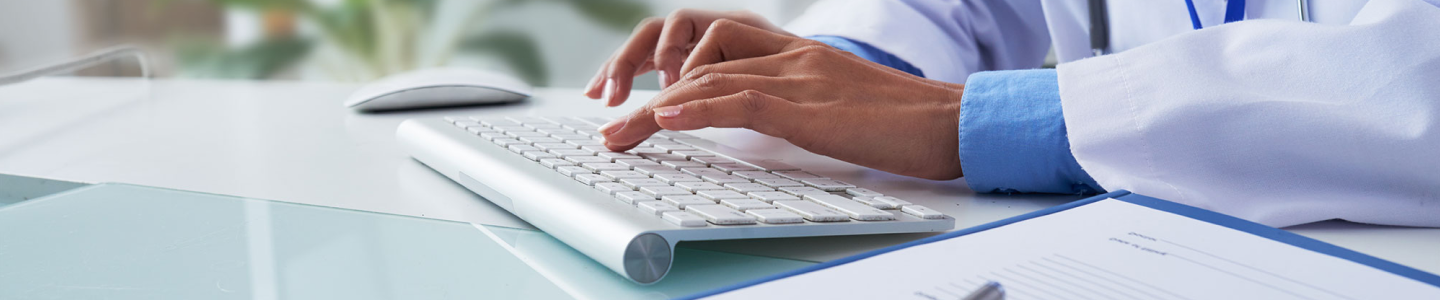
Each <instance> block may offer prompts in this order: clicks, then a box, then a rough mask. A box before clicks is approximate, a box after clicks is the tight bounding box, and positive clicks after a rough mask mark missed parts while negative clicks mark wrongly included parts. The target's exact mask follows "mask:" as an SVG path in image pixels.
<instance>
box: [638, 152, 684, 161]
mask: <svg viewBox="0 0 1440 300" xmlns="http://www.w3.org/2000/svg"><path fill="white" fill-rule="evenodd" d="M640 157H643V158H645V159H648V160H653V161H657V162H664V161H672V160H673V161H680V162H684V161H687V159H688V158H685V156H684V155H679V154H670V153H641V154H640Z"/></svg>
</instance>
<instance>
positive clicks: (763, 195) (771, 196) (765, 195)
mask: <svg viewBox="0 0 1440 300" xmlns="http://www.w3.org/2000/svg"><path fill="white" fill-rule="evenodd" d="M749 195H750V198H751V199H755V200H760V201H761V202H765V203H770V202H775V201H784V200H800V197H796V196H795V195H791V194H788V193H785V192H754V193H750V194H749Z"/></svg>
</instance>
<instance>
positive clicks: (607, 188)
mask: <svg viewBox="0 0 1440 300" xmlns="http://www.w3.org/2000/svg"><path fill="white" fill-rule="evenodd" d="M595 189H597V190H600V191H601V192H605V193H606V194H610V195H614V194H616V193H620V192H634V191H635V189H632V188H630V187H628V186H625V185H624V184H620V183H619V182H601V183H597V184H595Z"/></svg>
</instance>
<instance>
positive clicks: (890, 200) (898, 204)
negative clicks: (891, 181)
mask: <svg viewBox="0 0 1440 300" xmlns="http://www.w3.org/2000/svg"><path fill="white" fill-rule="evenodd" d="M872 199H874V201H875V202H879V203H884V204H885V205H886V206H889V207H890V208H889V209H896V208H902V207H906V206H910V205H914V204H911V203H910V201H905V200H900V198H895V197H890V196H879V197H874V198H872Z"/></svg>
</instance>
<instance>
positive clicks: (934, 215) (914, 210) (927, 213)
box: [900, 204, 945, 220]
mask: <svg viewBox="0 0 1440 300" xmlns="http://www.w3.org/2000/svg"><path fill="white" fill-rule="evenodd" d="M900 211H902V212H905V213H907V214H910V215H912V216H916V217H919V218H921V219H932V220H933V219H944V218H945V214H943V213H940V211H938V210H934V209H930V208H929V207H924V206H919V205H913V204H912V205H906V206H902V207H900Z"/></svg>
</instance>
